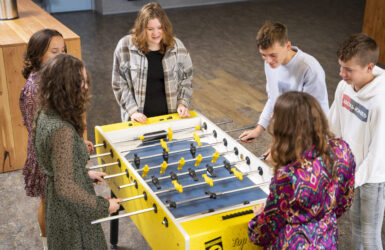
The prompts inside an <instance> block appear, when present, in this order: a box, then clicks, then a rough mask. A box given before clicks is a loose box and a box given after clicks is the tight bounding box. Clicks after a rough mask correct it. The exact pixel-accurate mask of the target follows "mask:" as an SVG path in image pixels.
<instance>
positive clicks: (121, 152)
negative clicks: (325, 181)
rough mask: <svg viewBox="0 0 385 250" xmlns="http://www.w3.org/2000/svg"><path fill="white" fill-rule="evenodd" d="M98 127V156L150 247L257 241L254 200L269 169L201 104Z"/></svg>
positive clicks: (235, 245) (264, 191) (261, 194)
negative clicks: (251, 229) (252, 235)
mask: <svg viewBox="0 0 385 250" xmlns="http://www.w3.org/2000/svg"><path fill="white" fill-rule="evenodd" d="M190 114H191V116H190V117H189V118H183V119H182V118H179V116H178V115H177V114H170V115H164V116H159V117H152V118H148V121H147V123H146V124H139V123H136V122H122V123H117V124H111V125H105V126H97V127H96V128H95V140H96V142H95V147H96V155H93V156H91V158H98V164H99V165H96V166H93V167H89V168H90V169H101V170H102V171H104V172H106V173H107V176H106V177H105V180H106V182H107V183H108V185H109V187H110V188H111V191H112V192H113V194H114V196H116V197H118V198H121V199H123V202H122V203H121V205H122V207H123V208H124V210H125V213H120V214H117V215H114V216H109V217H107V218H101V219H99V220H95V221H93V222H92V223H101V222H106V221H117V220H118V219H121V220H122V218H123V217H128V216H129V217H130V218H131V219H132V221H133V222H134V223H135V225H136V226H137V228H138V229H139V231H140V232H141V234H142V235H143V237H144V238H145V239H146V241H147V242H148V244H149V245H150V246H151V248H153V249H255V248H256V246H255V245H253V244H252V243H251V242H250V240H249V239H248V234H247V224H248V222H249V221H250V219H251V218H252V217H253V211H252V207H253V206H255V205H258V204H261V203H263V202H264V201H265V200H266V198H267V195H268V192H269V183H270V179H271V169H270V168H269V167H268V166H267V165H266V164H265V163H264V162H263V161H262V160H260V159H259V158H258V157H256V156H255V155H253V154H252V153H250V152H249V151H248V150H247V149H246V148H245V147H243V146H242V145H241V144H240V143H238V140H235V139H233V138H232V137H230V136H229V135H228V134H227V133H226V132H224V131H223V130H222V129H221V128H219V127H218V126H217V125H216V124H214V123H213V122H211V121H210V120H209V119H207V118H206V117H204V116H203V115H202V114H199V113H198V112H194V111H190Z"/></svg>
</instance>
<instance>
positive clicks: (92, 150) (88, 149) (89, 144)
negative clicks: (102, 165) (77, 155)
mask: <svg viewBox="0 0 385 250" xmlns="http://www.w3.org/2000/svg"><path fill="white" fill-rule="evenodd" d="M84 143H85V144H86V147H87V151H88V153H92V152H94V150H95V147H94V144H93V143H92V142H90V141H87V140H84Z"/></svg>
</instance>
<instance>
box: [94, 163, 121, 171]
mask: <svg viewBox="0 0 385 250" xmlns="http://www.w3.org/2000/svg"><path fill="white" fill-rule="evenodd" d="M114 165H119V161H116V162H111V163H106V164H100V165H95V166H92V167H87V169H89V170H94V169H98V168H104V167H109V166H114Z"/></svg>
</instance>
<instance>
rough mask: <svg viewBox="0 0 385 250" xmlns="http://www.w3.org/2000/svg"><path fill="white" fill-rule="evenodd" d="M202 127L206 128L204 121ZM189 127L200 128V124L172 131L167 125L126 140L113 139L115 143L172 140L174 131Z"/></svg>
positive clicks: (181, 130)
mask: <svg viewBox="0 0 385 250" xmlns="http://www.w3.org/2000/svg"><path fill="white" fill-rule="evenodd" d="M204 128H205V129H207V124H206V123H204ZM191 129H193V130H201V126H200V125H196V126H194V127H188V128H182V129H177V130H174V131H172V130H171V128H170V127H169V128H168V129H167V131H166V130H160V131H154V132H150V133H146V134H143V135H140V136H138V137H136V138H133V139H128V140H127V139H126V140H123V141H115V143H121V142H130V141H143V142H145V141H152V140H156V139H165V138H168V139H169V140H170V141H172V137H173V134H174V133H179V132H184V131H187V130H191Z"/></svg>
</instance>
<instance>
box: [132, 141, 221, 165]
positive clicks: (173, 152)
mask: <svg viewBox="0 0 385 250" xmlns="http://www.w3.org/2000/svg"><path fill="white" fill-rule="evenodd" d="M221 143H223V141H219V142H214V143H210V144H207V145H203V146H197V147H195V149H202V148H207V147H211V146H215V145H218V144H221ZM187 151H191V147H190V148H187V149H180V150H175V151H172V152H170V153H167V152H166V153H167V154H166V153H165V152H163V153H161V154H154V155H149V156H144V157H139V156H136V157H135V158H131V159H128V161H130V162H135V161H136V160H137V159H138V158H139V159H140V160H145V159H151V158H154V157H158V156H163V157H164V156H165V154H166V155H169V154H176V153H183V152H187Z"/></svg>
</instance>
